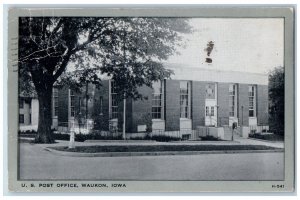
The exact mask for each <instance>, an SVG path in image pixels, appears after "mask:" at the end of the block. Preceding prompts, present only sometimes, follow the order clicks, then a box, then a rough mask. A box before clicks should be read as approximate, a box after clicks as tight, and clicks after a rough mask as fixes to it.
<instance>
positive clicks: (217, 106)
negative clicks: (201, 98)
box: [216, 105, 219, 127]
mask: <svg viewBox="0 0 300 200" xmlns="http://www.w3.org/2000/svg"><path fill="white" fill-rule="evenodd" d="M216 108H217V127H219V105H216Z"/></svg>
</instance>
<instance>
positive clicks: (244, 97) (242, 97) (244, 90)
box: [238, 84, 249, 126]
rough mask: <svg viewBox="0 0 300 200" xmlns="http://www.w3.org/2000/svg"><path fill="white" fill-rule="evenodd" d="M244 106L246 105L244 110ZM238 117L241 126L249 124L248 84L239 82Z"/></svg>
mask: <svg viewBox="0 0 300 200" xmlns="http://www.w3.org/2000/svg"><path fill="white" fill-rule="evenodd" d="M242 106H244V109H243V110H242ZM242 115H243V117H242ZM238 119H239V125H240V126H241V125H243V126H248V125H249V97H248V84H238ZM242 119H243V121H242Z"/></svg>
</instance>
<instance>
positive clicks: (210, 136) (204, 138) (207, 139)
mask: <svg viewBox="0 0 300 200" xmlns="http://www.w3.org/2000/svg"><path fill="white" fill-rule="evenodd" d="M200 138H201V140H203V141H219V140H221V139H219V138H216V137H214V136H212V135H207V136H204V137H200Z"/></svg>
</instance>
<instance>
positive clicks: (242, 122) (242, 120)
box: [242, 106, 244, 127]
mask: <svg viewBox="0 0 300 200" xmlns="http://www.w3.org/2000/svg"><path fill="white" fill-rule="evenodd" d="M243 125H244V106H242V127H243Z"/></svg>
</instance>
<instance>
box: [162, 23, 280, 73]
mask: <svg viewBox="0 0 300 200" xmlns="http://www.w3.org/2000/svg"><path fill="white" fill-rule="evenodd" d="M189 22H190V24H191V26H192V27H193V29H194V32H193V33H191V34H188V35H185V36H184V39H185V40H186V41H187V42H186V47H185V48H183V47H179V48H177V50H178V51H179V52H180V54H181V55H174V56H171V57H170V58H169V59H168V60H167V62H168V63H176V64H177V65H178V64H180V65H181V66H182V67H197V68H207V69H214V70H226V71H246V72H252V73H268V72H269V71H270V70H272V69H273V68H274V67H278V66H283V54H284V38H283V37H284V25H283V23H284V21H283V19H282V18H243V19H241V18H240V19H238V18H236V19H232V18H228V19H224V18H222V19H221V18H192V19H190V20H189ZM210 41H212V42H213V44H214V46H213V49H212V51H211V54H210V56H208V55H207V51H205V49H206V48H207V44H208V42H210ZM206 58H210V59H211V60H212V62H211V63H207V62H205V61H206Z"/></svg>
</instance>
